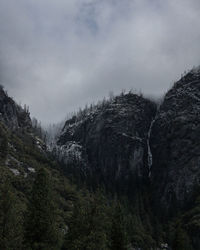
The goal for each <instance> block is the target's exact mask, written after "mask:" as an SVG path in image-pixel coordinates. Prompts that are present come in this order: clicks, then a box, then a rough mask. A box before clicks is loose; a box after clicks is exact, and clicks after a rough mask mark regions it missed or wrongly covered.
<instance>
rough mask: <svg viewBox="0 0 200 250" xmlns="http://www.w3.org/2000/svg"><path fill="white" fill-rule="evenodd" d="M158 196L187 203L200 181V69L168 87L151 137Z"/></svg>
mask: <svg viewBox="0 0 200 250" xmlns="http://www.w3.org/2000/svg"><path fill="white" fill-rule="evenodd" d="M150 144H151V152H152V154H153V166H152V182H153V185H154V190H155V192H154V193H155V197H156V198H155V199H156V201H157V202H160V201H161V203H162V204H163V206H164V207H165V208H168V207H170V206H171V207H172V206H175V205H176V204H178V205H180V204H182V205H183V204H185V201H186V200H188V201H189V200H190V199H191V197H192V193H193V191H194V189H195V187H197V186H199V185H200V69H199V68H196V69H194V70H192V71H191V72H189V73H188V74H186V75H185V76H184V77H182V78H181V79H180V80H179V81H178V82H176V83H175V84H174V87H173V88H172V89H170V90H169V91H168V93H167V94H166V96H165V99H164V101H163V104H162V105H161V107H160V110H159V112H158V114H157V117H156V120H155V122H154V126H153V128H152V133H151V137H150Z"/></svg>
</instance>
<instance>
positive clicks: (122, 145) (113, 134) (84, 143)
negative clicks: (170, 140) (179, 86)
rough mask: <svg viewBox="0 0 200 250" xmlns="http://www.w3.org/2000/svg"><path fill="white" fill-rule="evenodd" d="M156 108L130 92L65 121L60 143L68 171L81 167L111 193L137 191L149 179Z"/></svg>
mask: <svg viewBox="0 0 200 250" xmlns="http://www.w3.org/2000/svg"><path fill="white" fill-rule="evenodd" d="M155 111H156V105H155V104H154V103H152V102H151V101H149V100H147V99H144V98H143V97H141V96H138V95H135V94H132V93H129V94H126V95H124V94H122V95H121V96H117V97H115V98H114V99H112V100H109V101H105V102H103V103H102V104H100V105H97V106H94V107H92V108H90V109H88V110H85V111H83V112H82V113H81V114H79V115H77V116H74V117H72V118H71V119H70V120H68V121H66V123H65V126H64V128H63V131H62V134H61V136H60V137H59V140H58V143H57V145H58V152H59V153H60V155H59V157H60V158H61V159H62V160H63V161H64V162H65V163H66V164H67V166H66V168H70V164H72V168H73V169H74V168H76V169H77V168H79V171H83V174H84V175H86V176H87V177H88V176H91V177H92V181H93V183H94V184H95V183H96V184H97V183H103V184H104V185H105V186H109V190H111V189H114V190H116V188H117V189H119V190H124V191H125V190H126V192H127V191H128V190H130V189H133V188H134V184H136V183H134V182H136V179H137V180H138V181H139V180H140V181H141V180H142V179H143V178H146V177H147V176H148V171H149V169H148V164H147V153H148V145H147V140H148V131H149V127H150V124H151V120H152V118H153V116H154V114H155Z"/></svg>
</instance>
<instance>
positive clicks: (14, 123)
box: [0, 86, 31, 129]
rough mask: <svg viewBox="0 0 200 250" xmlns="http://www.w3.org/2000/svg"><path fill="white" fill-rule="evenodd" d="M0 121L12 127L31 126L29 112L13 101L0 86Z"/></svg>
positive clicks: (24, 127) (25, 127)
mask: <svg viewBox="0 0 200 250" xmlns="http://www.w3.org/2000/svg"><path fill="white" fill-rule="evenodd" d="M0 121H2V122H3V123H5V124H6V125H7V126H8V127H10V128H12V129H18V128H23V129H27V128H31V119H30V116H29V112H28V110H26V109H23V108H22V107H20V106H19V105H17V104H16V103H15V101H14V100H13V99H12V98H10V97H9V96H8V95H7V93H6V92H5V91H4V89H3V87H2V86H0Z"/></svg>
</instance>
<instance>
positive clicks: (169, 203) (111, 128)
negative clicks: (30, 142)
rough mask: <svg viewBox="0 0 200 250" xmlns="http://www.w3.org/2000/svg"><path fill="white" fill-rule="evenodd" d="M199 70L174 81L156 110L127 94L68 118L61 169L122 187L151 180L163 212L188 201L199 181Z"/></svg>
mask: <svg viewBox="0 0 200 250" xmlns="http://www.w3.org/2000/svg"><path fill="white" fill-rule="evenodd" d="M199 72H200V71H199V69H196V70H193V71H191V72H190V73H188V74H187V75H185V76H184V77H183V78H181V80H179V81H178V82H177V83H175V85H174V87H173V88H172V89H170V90H169V91H168V93H167V94H166V96H165V98H164V100H163V103H162V104H161V105H160V106H159V108H158V107H156V104H154V103H152V102H151V101H149V100H146V99H144V98H143V97H140V96H138V95H134V94H127V95H121V96H118V97H116V98H114V99H113V100H111V101H107V102H104V103H102V104H101V105H97V106H95V107H93V108H91V109H87V110H85V111H82V113H81V114H79V115H77V116H76V115H75V116H74V117H73V118H72V119H70V120H67V121H66V123H65V126H64V128H63V131H62V134H61V135H60V137H59V140H58V142H57V147H56V150H57V153H58V155H59V159H60V160H62V161H63V162H64V164H65V168H66V169H67V168H69V166H72V168H76V170H77V169H80V171H82V173H84V176H87V177H88V176H92V179H93V181H94V182H95V183H99V182H103V183H104V184H106V183H109V185H110V186H115V187H116V186H117V187H119V189H122V190H125V191H127V189H128V190H131V189H134V187H135V183H138V182H140V181H144V180H145V179H149V181H150V183H151V185H152V188H153V193H152V197H153V200H154V201H155V204H161V205H162V207H164V208H165V209H166V210H169V208H170V207H173V206H176V205H177V206H183V205H184V204H186V203H187V201H188V202H189V201H190V199H191V197H192V195H193V192H194V191H195V188H196V187H197V186H199V185H200V167H199V166H200V165H199V164H200V140H199V138H200V125H199V124H200V74H199ZM77 171H78V170H77ZM143 183H144V182H143Z"/></svg>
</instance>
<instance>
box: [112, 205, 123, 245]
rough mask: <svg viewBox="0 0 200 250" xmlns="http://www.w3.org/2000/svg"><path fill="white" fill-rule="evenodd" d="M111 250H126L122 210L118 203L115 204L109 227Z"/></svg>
mask: <svg viewBox="0 0 200 250" xmlns="http://www.w3.org/2000/svg"><path fill="white" fill-rule="evenodd" d="M111 249H112V250H127V235H126V228H125V222H124V216H123V212H122V208H121V205H120V203H119V202H117V203H116V204H115V208H114V213H113V217H112V227H111Z"/></svg>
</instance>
